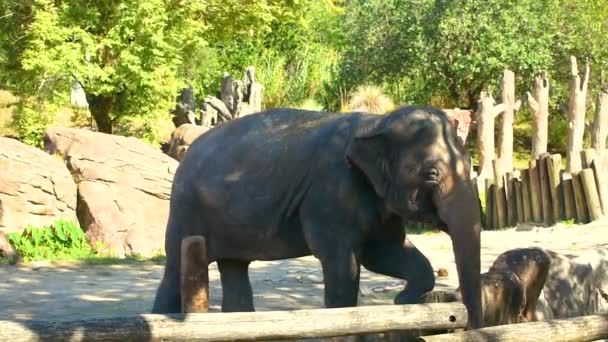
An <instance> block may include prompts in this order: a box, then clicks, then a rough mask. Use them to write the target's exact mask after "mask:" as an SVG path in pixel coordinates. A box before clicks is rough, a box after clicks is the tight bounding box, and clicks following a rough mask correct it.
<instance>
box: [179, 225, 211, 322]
mask: <svg viewBox="0 0 608 342" xmlns="http://www.w3.org/2000/svg"><path fill="white" fill-rule="evenodd" d="M181 247H182V250H181V253H182V255H181V258H182V259H181V270H180V294H181V301H182V312H183V313H190V312H207V311H208V310H209V269H208V267H209V262H208V259H207V245H206V243H205V238H204V237H203V236H200V235H194V236H188V237H187V238H184V239H183V240H182V246H181Z"/></svg>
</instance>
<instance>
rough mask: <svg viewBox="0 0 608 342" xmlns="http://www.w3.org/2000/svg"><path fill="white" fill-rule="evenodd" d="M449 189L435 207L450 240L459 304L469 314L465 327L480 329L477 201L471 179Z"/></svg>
mask: <svg viewBox="0 0 608 342" xmlns="http://www.w3.org/2000/svg"><path fill="white" fill-rule="evenodd" d="M449 188H450V191H449V193H444V194H439V196H438V200H437V207H438V211H439V216H440V218H441V220H442V221H443V222H444V223H445V224H446V225H447V226H448V232H449V235H450V237H451V239H452V246H453V249H454V256H455V259H456V269H457V270H458V282H459V284H460V290H461V292H462V302H463V304H464V305H465V306H466V308H467V313H468V315H469V321H468V328H469V329H477V328H481V327H482V326H483V313H482V307H481V284H480V273H481V262H480V256H479V254H480V231H481V217H480V211H479V202H478V199H477V198H475V195H474V192H473V188H472V186H471V183H470V180H468V179H467V178H465V177H463V178H460V179H459V180H457V181H455V182H454V183H453V186H450V187H449Z"/></svg>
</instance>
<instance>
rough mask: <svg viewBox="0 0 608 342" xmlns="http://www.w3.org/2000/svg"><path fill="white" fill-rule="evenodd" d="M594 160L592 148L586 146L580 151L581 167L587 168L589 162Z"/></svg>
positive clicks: (589, 164)
mask: <svg viewBox="0 0 608 342" xmlns="http://www.w3.org/2000/svg"><path fill="white" fill-rule="evenodd" d="M593 160H595V150H594V149H592V148H586V149H584V150H582V151H581V167H582V168H583V169H587V168H590V167H591V164H592V163H593Z"/></svg>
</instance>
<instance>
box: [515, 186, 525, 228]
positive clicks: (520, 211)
mask: <svg viewBox="0 0 608 342" xmlns="http://www.w3.org/2000/svg"><path fill="white" fill-rule="evenodd" d="M513 188H514V189H515V204H516V207H517V210H516V212H517V223H524V222H526V220H525V216H524V197H523V191H522V188H523V186H522V181H520V180H519V179H514V180H513Z"/></svg>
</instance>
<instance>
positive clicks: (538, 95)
mask: <svg viewBox="0 0 608 342" xmlns="http://www.w3.org/2000/svg"><path fill="white" fill-rule="evenodd" d="M528 104H529V105H530V108H531V109H532V111H533V112H534V116H533V118H532V134H533V135H532V155H531V158H532V159H536V158H538V156H539V155H540V154H541V153H545V152H547V143H548V141H549V78H548V77H547V73H546V72H545V71H543V72H541V73H540V74H539V75H537V76H536V79H535V80H534V95H532V94H530V92H528Z"/></svg>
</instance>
